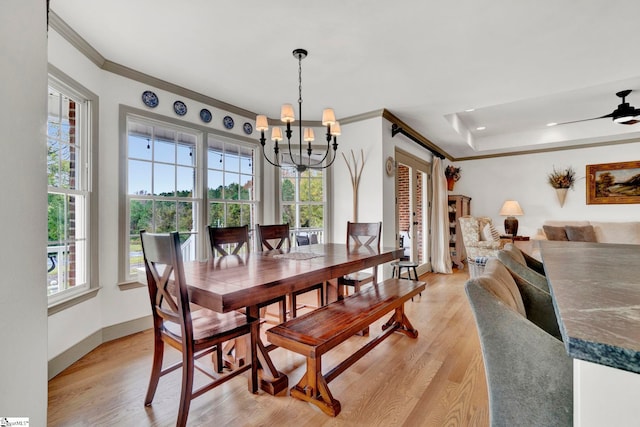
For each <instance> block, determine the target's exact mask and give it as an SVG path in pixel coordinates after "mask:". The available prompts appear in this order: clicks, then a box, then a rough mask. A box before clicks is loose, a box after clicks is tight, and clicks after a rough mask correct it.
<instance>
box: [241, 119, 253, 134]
mask: <svg viewBox="0 0 640 427" xmlns="http://www.w3.org/2000/svg"><path fill="white" fill-rule="evenodd" d="M242 129H243V130H244V133H246V134H247V135H251V134H252V133H253V126H251V123H249V122H246V123H245V124H244V125H242Z"/></svg>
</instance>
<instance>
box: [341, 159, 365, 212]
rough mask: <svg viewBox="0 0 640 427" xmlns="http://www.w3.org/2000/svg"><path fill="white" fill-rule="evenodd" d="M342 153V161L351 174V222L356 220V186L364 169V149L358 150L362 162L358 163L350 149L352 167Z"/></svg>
mask: <svg viewBox="0 0 640 427" xmlns="http://www.w3.org/2000/svg"><path fill="white" fill-rule="evenodd" d="M341 154H342V158H343V159H344V162H345V163H346V164H347V167H348V168H349V175H351V186H352V187H353V222H358V186H360V177H361V176H362V170H363V169H364V151H363V150H362V149H361V150H360V159H361V161H362V164H360V165H359V164H358V160H356V156H355V154H353V150H351V160H353V168H351V162H349V160H347V156H345V155H344V153H341Z"/></svg>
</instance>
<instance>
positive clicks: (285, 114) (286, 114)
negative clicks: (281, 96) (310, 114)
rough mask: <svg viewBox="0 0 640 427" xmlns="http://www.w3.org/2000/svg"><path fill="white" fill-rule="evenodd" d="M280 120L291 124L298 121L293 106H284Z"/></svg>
mask: <svg viewBox="0 0 640 427" xmlns="http://www.w3.org/2000/svg"><path fill="white" fill-rule="evenodd" d="M280 120H282V121H283V122H285V123H291V122H293V121H295V120H296V115H295V114H294V113H293V105H291V104H283V105H282V108H281V109H280Z"/></svg>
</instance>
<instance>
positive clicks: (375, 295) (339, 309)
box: [267, 278, 425, 417]
mask: <svg viewBox="0 0 640 427" xmlns="http://www.w3.org/2000/svg"><path fill="white" fill-rule="evenodd" d="M424 289H425V283H424V282H418V281H412V280H406V279H395V278H394V279H388V280H385V281H384V282H382V283H378V284H377V285H372V286H368V287H365V288H363V289H361V290H360V292H358V293H355V294H353V295H351V296H348V297H346V298H344V299H343V300H340V301H336V302H333V303H331V304H328V305H326V306H324V307H321V308H319V309H317V310H314V311H312V312H310V313H307V314H304V315H302V316H300V317H297V318H295V319H291V320H289V321H287V322H285V323H282V324H280V325H278V326H274V327H273V328H271V329H268V330H267V339H268V340H269V341H270V342H271V343H273V344H275V345H277V346H280V347H283V348H286V349H288V350H291V351H293V352H296V353H300V354H302V355H304V356H306V358H307V372H306V374H305V375H304V376H303V377H302V379H301V380H300V382H298V384H297V385H296V386H295V387H293V388H292V389H291V396H292V397H295V398H298V399H301V400H305V401H307V402H311V403H313V404H314V405H316V406H318V407H319V408H320V409H322V410H323V411H324V412H325V413H327V414H329V415H331V416H334V417H335V416H336V415H338V414H339V413H340V402H339V401H338V400H336V399H334V398H333V396H332V395H331V391H330V390H329V387H328V384H329V382H331V381H332V380H333V379H335V378H336V377H337V376H338V375H340V374H341V373H342V372H344V371H345V370H346V369H347V368H348V367H349V366H351V365H353V364H354V363H355V362H356V361H358V359H360V358H361V357H362V356H364V355H365V354H366V353H368V352H369V350H371V349H372V348H374V347H375V346H376V345H378V344H379V343H380V342H382V341H383V340H384V339H386V338H387V337H389V336H390V335H391V334H392V333H393V332H396V331H397V332H402V333H403V334H405V335H407V336H409V337H411V338H417V337H418V331H417V330H415V329H414V328H413V326H412V325H411V323H410V322H409V319H407V317H406V316H405V314H404V303H405V302H406V301H408V300H410V299H411V298H412V297H414V296H416V295H418V294H419V293H420V292H422V291H423V290H424ZM394 310H395V311H394ZM391 311H394V313H393V315H392V316H391V318H390V319H389V320H388V321H387V322H386V323H385V324H384V325H383V326H382V330H383V331H384V332H382V333H381V334H380V335H379V336H378V337H376V338H373V339H371V340H370V341H369V342H368V343H367V344H365V345H364V346H363V347H362V348H360V349H359V350H358V351H356V352H355V353H354V354H352V355H351V356H349V357H348V358H347V359H345V360H344V361H342V362H341V363H340V364H338V365H337V366H336V367H334V368H333V369H331V370H330V371H329V372H327V373H326V374H324V375H323V374H322V362H321V359H322V355H323V354H325V353H327V352H328V351H329V350H331V349H333V348H335V347H336V346H337V345H339V344H341V343H342V342H344V341H346V340H347V339H349V338H350V337H352V336H354V335H355V334H356V333H357V332H359V331H362V330H363V329H364V328H366V327H368V326H369V325H371V324H372V323H373V322H375V321H376V320H378V319H380V318H382V317H383V316H385V315H386V314H388V313H390V312H391Z"/></svg>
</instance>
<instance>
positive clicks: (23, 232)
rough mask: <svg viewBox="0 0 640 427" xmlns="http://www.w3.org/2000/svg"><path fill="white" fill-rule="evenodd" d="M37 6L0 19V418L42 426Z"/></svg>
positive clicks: (17, 7)
mask: <svg viewBox="0 0 640 427" xmlns="http://www.w3.org/2000/svg"><path fill="white" fill-rule="evenodd" d="M45 9H46V8H45V2H44V1H39V0H22V1H8V2H3V3H2V14H0V58H2V59H1V60H0V61H2V62H1V65H0V93H2V97H3V101H4V102H2V105H1V106H0V129H2V134H1V135H2V141H0V182H2V183H3V187H4V190H5V193H4V195H3V198H2V202H1V203H2V206H1V208H0V222H1V223H2V224H3V225H4V227H3V232H2V237H3V244H2V248H1V249H0V271H2V279H0V280H1V282H0V301H2V310H1V313H0V342H2V357H1V360H2V363H0V379H1V382H2V385H1V390H0V396H1V397H0V416H2V417H28V418H29V420H30V423H31V425H34V426H43V425H46V422H47V344H46V343H47V318H46V316H47V299H46V295H45V292H44V281H43V278H44V277H46V274H47V273H46V267H45V263H44V260H45V256H46V255H45V254H46V249H45V248H46V244H47V240H46V236H47V229H46V223H47V221H46V212H47V204H46V203H47V202H46V200H47V196H46V183H47V176H46V138H45V129H46V121H45V117H46V111H47V110H46V101H47V97H46V90H47V38H46V37H47V36H46V14H45Z"/></svg>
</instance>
